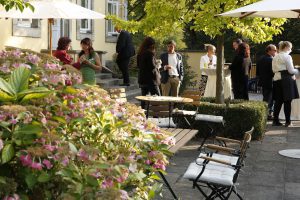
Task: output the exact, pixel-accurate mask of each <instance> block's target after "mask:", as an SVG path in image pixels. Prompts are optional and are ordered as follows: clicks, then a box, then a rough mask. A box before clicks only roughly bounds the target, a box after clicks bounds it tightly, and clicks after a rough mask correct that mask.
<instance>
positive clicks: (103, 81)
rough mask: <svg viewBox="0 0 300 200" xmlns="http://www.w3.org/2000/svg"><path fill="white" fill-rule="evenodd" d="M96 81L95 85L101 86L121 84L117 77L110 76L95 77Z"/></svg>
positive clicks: (107, 86) (108, 86)
mask: <svg viewBox="0 0 300 200" xmlns="http://www.w3.org/2000/svg"><path fill="white" fill-rule="evenodd" d="M96 82H97V85H100V87H102V88H110V87H111V86H116V85H119V84H122V82H123V81H122V80H121V79H117V78H110V79H100V78H96Z"/></svg>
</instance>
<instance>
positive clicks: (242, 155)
mask: <svg viewBox="0 0 300 200" xmlns="http://www.w3.org/2000/svg"><path fill="white" fill-rule="evenodd" d="M253 131H254V127H252V128H251V130H249V131H246V132H245V135H244V140H243V141H242V144H241V149H240V155H239V159H238V162H237V167H236V173H235V175H234V178H233V182H234V183H235V182H236V180H237V178H238V175H239V172H240V169H241V167H242V166H243V165H244V159H245V157H246V152H247V149H248V147H249V144H250V142H251V139H252V133H253Z"/></svg>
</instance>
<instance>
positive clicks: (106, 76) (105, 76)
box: [95, 73, 113, 79]
mask: <svg viewBox="0 0 300 200" xmlns="http://www.w3.org/2000/svg"><path fill="white" fill-rule="evenodd" d="M95 76H96V79H98V78H99V79H111V78H113V77H112V74H111V73H96V75H95Z"/></svg>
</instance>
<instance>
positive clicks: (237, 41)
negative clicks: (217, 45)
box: [233, 38, 243, 45]
mask: <svg viewBox="0 0 300 200" xmlns="http://www.w3.org/2000/svg"><path fill="white" fill-rule="evenodd" d="M233 42H235V43H237V44H238V45H240V44H242V43H243V40H242V39H240V38H237V39H235V40H233Z"/></svg>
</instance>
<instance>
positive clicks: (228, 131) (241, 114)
mask: <svg viewBox="0 0 300 200" xmlns="http://www.w3.org/2000/svg"><path fill="white" fill-rule="evenodd" d="M214 102H215V99H214V98H201V104H200V106H199V107H198V113H201V114H211V115H221V116H223V117H224V120H225V127H224V128H223V126H220V125H214V128H217V129H218V132H219V133H218V135H223V136H225V137H230V138H235V139H241V138H242V137H243V135H244V132H245V131H247V130H250V128H251V127H252V126H254V128H255V129H254V132H253V135H252V139H256V140H257V139H261V138H262V137H263V135H264V132H265V129H266V123H267V104H266V103H265V102H263V101H242V100H231V101H230V102H228V101H227V102H226V104H216V103H214ZM184 109H185V110H196V109H197V108H196V106H192V105H190V106H185V107H184ZM188 120H189V121H190V122H191V124H193V128H196V129H198V130H199V134H200V136H204V135H205V134H206V133H207V131H209V128H208V127H207V125H206V123H205V122H201V121H198V122H194V120H193V119H192V118H190V119H188ZM174 121H175V123H177V126H178V127H182V128H187V127H188V125H187V124H186V122H185V120H184V119H182V118H176V117H175V119H174ZM216 126H217V127H216Z"/></svg>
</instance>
